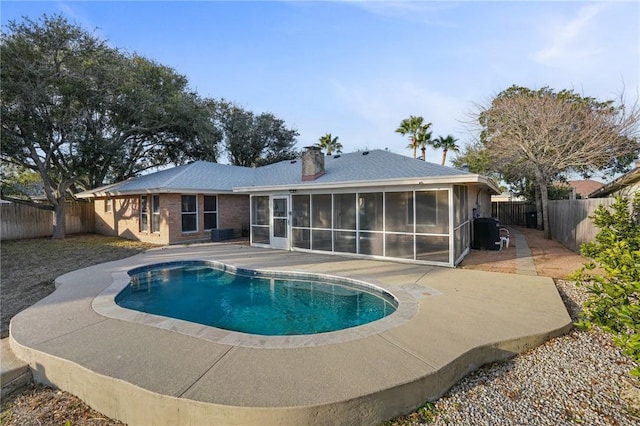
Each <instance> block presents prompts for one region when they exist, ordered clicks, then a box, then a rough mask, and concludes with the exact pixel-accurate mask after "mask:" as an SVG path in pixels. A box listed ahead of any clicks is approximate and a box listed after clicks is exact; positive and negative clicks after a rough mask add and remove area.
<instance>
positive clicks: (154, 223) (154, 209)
mask: <svg viewBox="0 0 640 426" xmlns="http://www.w3.org/2000/svg"><path fill="white" fill-rule="evenodd" d="M151 232H155V233H159V232H160V196H159V195H153V196H152V197H151Z"/></svg>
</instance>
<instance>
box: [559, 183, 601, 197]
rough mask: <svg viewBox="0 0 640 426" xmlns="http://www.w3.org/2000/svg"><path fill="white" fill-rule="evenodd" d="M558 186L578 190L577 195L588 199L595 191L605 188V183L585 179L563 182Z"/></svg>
mask: <svg viewBox="0 0 640 426" xmlns="http://www.w3.org/2000/svg"><path fill="white" fill-rule="evenodd" d="M558 185H566V186H569V187H571V188H574V189H575V190H576V194H579V195H580V196H581V197H582V198H587V197H588V196H589V194H591V193H592V192H593V191H596V190H598V189H600V188H602V187H603V186H604V183H602V182H598V181H596V180H591V179H585V180H570V181H567V182H566V183H565V182H562V183H560V184H558Z"/></svg>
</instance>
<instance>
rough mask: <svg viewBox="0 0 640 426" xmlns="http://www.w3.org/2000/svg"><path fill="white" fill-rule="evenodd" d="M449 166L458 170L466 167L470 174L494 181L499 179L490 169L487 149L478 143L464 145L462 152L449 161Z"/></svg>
mask: <svg viewBox="0 0 640 426" xmlns="http://www.w3.org/2000/svg"><path fill="white" fill-rule="evenodd" d="M451 164H453V166H454V167H456V168H458V169H461V168H462V167H463V166H465V165H466V166H467V167H469V171H470V172H471V173H478V174H483V175H487V176H490V177H492V178H494V179H498V178H499V175H498V173H496V171H495V170H494V169H493V168H492V167H491V162H490V160H489V153H488V152H487V149H486V148H485V147H484V145H483V144H482V143H480V142H475V143H473V144H471V145H466V146H465V147H464V150H463V151H462V152H459V151H458V155H456V156H455V157H454V158H453V159H452V160H451Z"/></svg>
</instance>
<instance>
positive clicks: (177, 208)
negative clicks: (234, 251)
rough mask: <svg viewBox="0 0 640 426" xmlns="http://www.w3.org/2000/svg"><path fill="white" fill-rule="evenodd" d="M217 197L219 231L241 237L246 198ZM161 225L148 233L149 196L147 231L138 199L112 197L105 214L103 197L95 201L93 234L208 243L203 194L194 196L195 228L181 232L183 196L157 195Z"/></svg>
mask: <svg viewBox="0 0 640 426" xmlns="http://www.w3.org/2000/svg"><path fill="white" fill-rule="evenodd" d="M217 197H218V228H232V229H233V231H234V236H235V237H240V236H241V231H242V229H243V226H244V227H246V229H248V225H249V196H248V195H235V194H223V195H217ZM159 202H160V224H159V225H160V226H159V229H158V230H155V231H156V232H151V227H152V218H151V195H149V196H148V210H149V218H148V221H147V223H148V228H149V229H148V230H147V231H144V232H143V231H140V196H139V195H134V196H127V197H117V198H116V197H113V198H112V210H111V212H108V211H106V206H105V203H106V198H99V199H96V201H95V218H96V233H99V234H103V235H111V236H119V237H122V238H128V239H131V240H139V241H145V242H150V243H156V244H179V243H185V242H193V241H209V240H211V231H209V230H204V229H203V228H204V195H203V194H198V195H197V203H198V207H197V208H198V229H197V231H195V232H185V233H183V232H182V194H159Z"/></svg>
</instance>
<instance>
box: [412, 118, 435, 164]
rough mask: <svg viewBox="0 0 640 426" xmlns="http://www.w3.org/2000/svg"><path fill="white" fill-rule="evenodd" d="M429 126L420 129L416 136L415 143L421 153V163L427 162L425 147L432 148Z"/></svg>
mask: <svg viewBox="0 0 640 426" xmlns="http://www.w3.org/2000/svg"><path fill="white" fill-rule="evenodd" d="M428 127H429V126H425V127H422V128H421V129H420V130H419V131H418V134H417V135H416V143H417V144H418V147H420V151H422V161H427V147H428V146H433V140H431V132H430V131H428V130H427V129H428Z"/></svg>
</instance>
